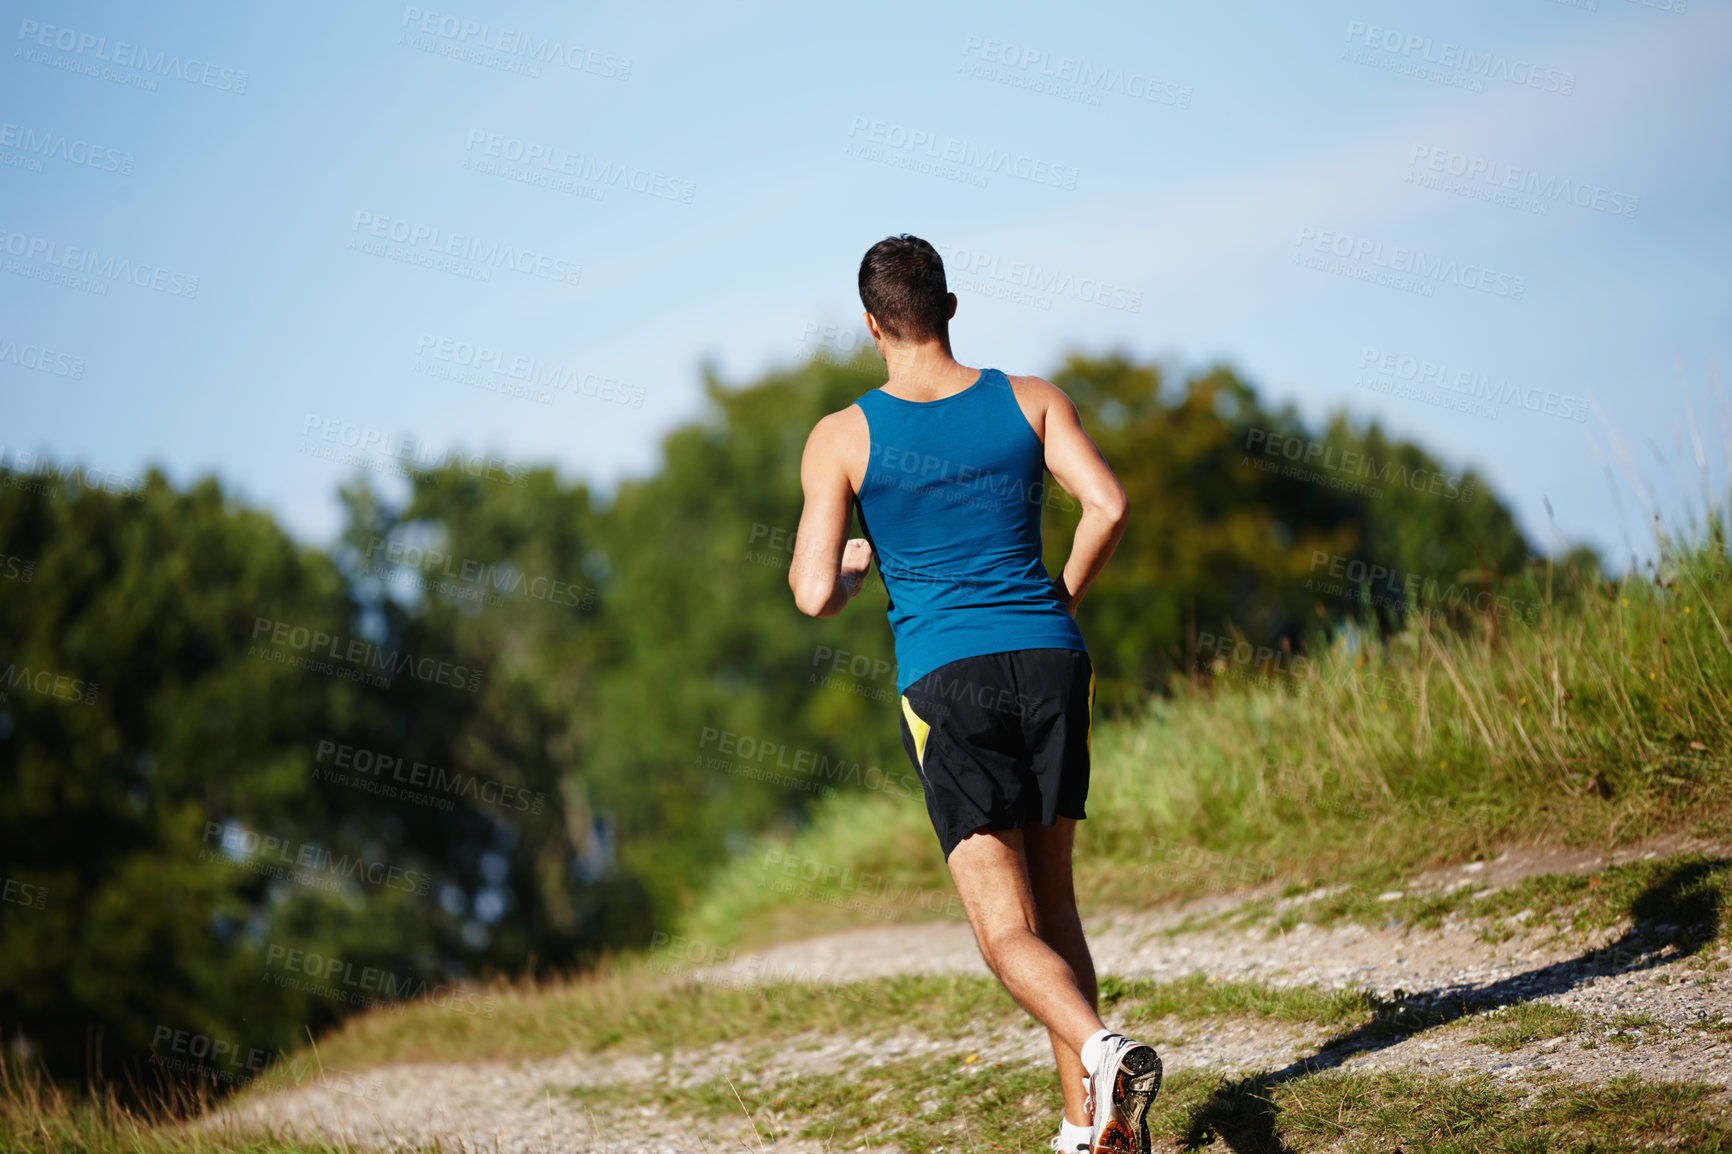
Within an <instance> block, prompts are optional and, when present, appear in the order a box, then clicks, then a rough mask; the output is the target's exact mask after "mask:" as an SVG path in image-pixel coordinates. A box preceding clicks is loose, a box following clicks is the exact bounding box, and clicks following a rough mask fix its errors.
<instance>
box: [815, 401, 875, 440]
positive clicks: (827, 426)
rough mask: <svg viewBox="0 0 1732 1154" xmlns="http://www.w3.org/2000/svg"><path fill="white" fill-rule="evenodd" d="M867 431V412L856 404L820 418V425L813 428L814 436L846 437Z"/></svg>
mask: <svg viewBox="0 0 1732 1154" xmlns="http://www.w3.org/2000/svg"><path fill="white" fill-rule="evenodd" d="M865 429H866V410H865V409H863V408H861V407H860V405H859V404H858V403H857V402H856V403H855V404H851V405H849V406H848V407H847V408H845V409H837V410H836V411H835V412H833V413H826V414H824V415H823V416H822V417H819V418H818V423H817V424H816V425H813V426H812V435H813V436H815V437H816V436H819V435H823V436H829V437H834V436H846V435H848V434H850V433H854V432H863V431H865Z"/></svg>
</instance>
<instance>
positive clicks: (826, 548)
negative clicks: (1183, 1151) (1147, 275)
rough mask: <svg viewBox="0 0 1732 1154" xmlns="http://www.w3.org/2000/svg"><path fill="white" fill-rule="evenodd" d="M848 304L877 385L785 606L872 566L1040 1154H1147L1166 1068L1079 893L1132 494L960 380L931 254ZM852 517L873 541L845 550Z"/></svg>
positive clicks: (1027, 391)
mask: <svg viewBox="0 0 1732 1154" xmlns="http://www.w3.org/2000/svg"><path fill="white" fill-rule="evenodd" d="M860 301H861V303H862V304H863V305H865V307H866V327H867V328H868V329H869V330H870V331H871V333H872V338H873V340H874V341H875V342H876V343H877V346H878V352H879V354H880V355H881V356H883V358H884V363H885V365H886V366H887V367H888V369H889V379H888V380H887V381H886V382H885V383H884V384H883V385H882V386H881V387H880V388H877V389H874V390H873V391H871V392H869V393H867V394H866V395H865V396H863V397H861V398H860V399H859V400H858V401H856V402H855V403H854V404H853V405H850V406H849V407H848V408H846V409H843V410H841V411H840V412H836V413H831V414H830V415H829V416H827V417H825V418H824V419H823V420H821V421H819V422H818V424H817V426H816V427H815V428H814V429H813V430H812V435H811V437H810V438H809V439H808V440H807V442H806V452H805V456H804V457H803V458H802V459H801V462H800V483H801V485H802V487H803V489H804V491H805V508H804V510H803V511H802V513H801V514H800V529H799V535H798V537H797V538H796V545H795V549H796V556H795V561H794V564H793V565H792V567H791V568H790V570H789V574H788V583H789V585H790V586H791V587H792V588H793V591H794V602H795V604H796V605H798V606H799V608H800V610H801V612H804V613H808V614H810V615H812V616H814V617H828V616H830V615H832V614H834V613H838V612H840V611H841V610H842V607H843V606H845V605H846V604H847V603H848V601H849V600H850V599H851V598H852V597H853V596H854V595H855V594H856V593H858V592H859V591H860V586H861V583H862V581H864V579H865V577H866V574H867V571H868V570H869V569H870V567H871V565H872V559H873V557H874V556H876V557H877V559H878V570H879V573H880V574H881V575H882V576H883V579H884V585H885V588H886V590H887V591H888V592H889V595H890V628H891V632H892V633H893V634H894V636H895V639H896V689H897V692H898V694H900V695H901V709H902V743H903V746H904V747H905V748H906V749H907V750H908V756H909V758H910V759H911V760H912V761H913V762H914V767H915V770H916V771H917V772H918V773H919V774H920V780H921V785H922V787H923V789H924V792H925V796H926V811H927V813H928V814H929V815H930V816H931V818H932V826H933V830H934V832H936V833H937V835H938V843H939V846H940V848H941V849H942V850H943V852H944V858H945V861H946V863H947V864H948V865H949V867H950V876H951V877H952V878H953V879H954V880H955V883H956V892H957V893H958V894H959V895H960V896H961V898H962V903H963V907H964V908H965V909H966V910H967V912H968V923H969V925H970V926H972V927H973V929H974V937H975V941H976V942H977V943H978V944H979V946H980V955H981V957H982V958H983V959H984V960H985V962H986V965H987V967H988V968H989V969H990V970H991V971H992V972H993V973H994V974H995V975H996V976H997V977H998V980H999V981H1000V982H1001V983H1002V984H1003V985H1004V988H1005V989H1006V990H1007V991H1008V992H1009V993H1010V995H1011V997H1013V998H1015V999H1016V1000H1017V1002H1018V1003H1019V1004H1020V1005H1021V1006H1022V1007H1023V1008H1024V1009H1025V1010H1027V1011H1028V1012H1029V1013H1030V1014H1032V1015H1033V1016H1034V1017H1035V1018H1036V1019H1037V1020H1039V1021H1040V1023H1041V1024H1042V1025H1044V1026H1045V1027H1046V1028H1047V1032H1048V1034H1049V1035H1050V1036H1051V1039H1052V1050H1053V1058H1054V1060H1055V1061H1056V1062H1057V1064H1058V1072H1059V1085H1060V1088H1061V1089H1062V1091H1063V1093H1064V1118H1063V1120H1062V1123H1061V1126H1060V1129H1059V1136H1058V1137H1057V1138H1055V1139H1053V1143H1052V1144H1053V1147H1054V1148H1055V1149H1056V1150H1058V1151H1060V1152H1061V1154H1073V1152H1076V1151H1083V1152H1085V1154H1096V1152H1100V1151H1123V1152H1127V1154H1147V1152H1148V1149H1149V1136H1148V1126H1147V1124H1146V1122H1145V1120H1144V1116H1145V1114H1146V1113H1147V1111H1148V1107H1149V1103H1150V1101H1152V1100H1153V1099H1154V1096H1155V1094H1156V1092H1157V1091H1158V1090H1159V1089H1160V1084H1161V1062H1160V1059H1159V1058H1158V1057H1157V1056H1156V1054H1155V1051H1154V1049H1153V1048H1152V1047H1149V1046H1146V1045H1143V1044H1142V1043H1139V1042H1134V1041H1131V1040H1130V1039H1129V1038H1126V1037H1124V1036H1122V1035H1119V1034H1114V1033H1111V1032H1110V1031H1108V1030H1107V1029H1106V1027H1105V1026H1104V1025H1102V1023H1101V1019H1100V1017H1099V1015H1098V1014H1097V1013H1096V1006H1097V997H1096V987H1095V972H1094V962H1093V960H1092V959H1091V958H1090V957H1089V950H1088V944H1087V943H1086V942H1085V941H1084V940H1083V931H1082V921H1081V919H1080V918H1079V917H1078V916H1077V908H1076V892H1075V889H1074V888H1073V886H1072V882H1071V849H1072V844H1073V841H1074V838H1075V834H1076V823H1077V821H1078V820H1079V819H1080V818H1082V817H1083V816H1084V813H1083V801H1084V799H1085V798H1086V796H1087V794H1088V782H1089V729H1090V714H1091V710H1092V708H1093V705H1094V668H1093V666H1092V665H1091V664H1090V662H1089V657H1088V651H1087V647H1086V646H1085V645H1084V644H1083V638H1082V633H1081V632H1080V631H1079V630H1078V629H1077V625H1076V620H1075V613H1076V607H1077V604H1078V603H1079V602H1081V601H1082V598H1083V595H1084V594H1085V593H1086V592H1087V591H1088V587H1089V584H1090V583H1091V582H1092V581H1093V580H1094V579H1095V577H1096V575H1097V574H1099V573H1100V571H1101V569H1102V567H1104V566H1105V565H1106V563H1107V559H1108V558H1109V557H1111V556H1112V552H1113V549H1114V547H1115V546H1116V545H1117V544H1118V541H1119V537H1120V536H1121V535H1123V533H1124V527H1125V507H1126V502H1125V491H1124V488H1123V487H1122V486H1121V485H1120V484H1119V482H1118V478H1117V477H1115V476H1114V475H1113V471H1112V470H1111V469H1110V468H1108V467H1107V463H1106V461H1105V460H1103V459H1102V458H1101V454H1100V450H1099V449H1098V448H1096V447H1095V443H1094V442H1093V441H1091V440H1090V439H1089V437H1088V434H1087V433H1085V432H1083V428H1082V423H1081V421H1080V420H1079V419H1078V417H1077V411H1076V406H1074V405H1073V404H1072V403H1071V401H1070V398H1069V397H1067V396H1065V394H1064V393H1063V392H1061V391H1060V390H1059V389H1057V388H1056V387H1054V386H1053V385H1051V384H1049V383H1047V382H1046V381H1044V380H1041V379H1040V378H1039V377H1007V376H1006V375H1005V374H1004V373H1002V372H1000V371H999V370H997V369H973V368H969V367H967V366H964V365H961V364H958V363H957V361H956V358H955V357H954V356H953V355H952V354H951V351H950V318H951V317H953V316H955V315H956V296H955V294H953V293H951V292H949V291H948V289H947V287H946V284H945V279H944V262H943V260H942V259H940V257H939V255H938V253H937V252H936V251H935V250H934V249H933V247H932V246H931V245H930V244H928V243H926V242H925V241H923V240H921V239H919V238H918V237H914V236H909V235H907V234H906V233H905V234H903V235H901V236H897V237H889V238H886V239H885V240H882V241H879V242H878V243H877V244H875V245H873V246H872V247H871V248H870V249H869V250H867V253H866V257H865V259H864V260H862V261H861V262H860ZM1043 471H1050V472H1051V473H1052V475H1053V478H1054V479H1055V480H1057V481H1058V483H1059V484H1060V485H1061V486H1063V488H1064V490H1065V492H1067V493H1069V494H1070V495H1071V496H1073V497H1075V498H1076V499H1077V500H1079V501H1080V502H1081V503H1082V510H1083V512H1082V520H1081V522H1080V523H1079V524H1078V525H1077V529H1076V537H1075V540H1074V541H1073V542H1072V545H1071V553H1070V559H1069V561H1068V562H1067V563H1066V564H1065V567H1064V571H1063V574H1062V576H1061V577H1060V578H1059V579H1058V580H1057V581H1054V580H1053V579H1051V578H1050V577H1048V575H1047V572H1046V568H1045V566H1044V565H1042V563H1041V540H1040V512H1041V506H1042V504H1043V496H1044V494H1045V492H1046V486H1045V484H1044V483H1043V480H1044V478H1043ZM851 507H852V508H854V509H857V510H858V511H859V514H860V526H861V530H862V531H863V532H864V533H865V537H864V538H854V539H852V540H849V539H848V527H849V526H848V518H849V510H850V508H851Z"/></svg>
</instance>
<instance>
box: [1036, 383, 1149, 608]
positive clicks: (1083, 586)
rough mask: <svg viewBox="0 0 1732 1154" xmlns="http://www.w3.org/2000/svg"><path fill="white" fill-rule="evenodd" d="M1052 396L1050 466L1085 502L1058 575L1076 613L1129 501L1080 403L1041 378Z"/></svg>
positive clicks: (1114, 542) (1120, 529)
mask: <svg viewBox="0 0 1732 1154" xmlns="http://www.w3.org/2000/svg"><path fill="white" fill-rule="evenodd" d="M1041 384H1043V385H1045V386H1046V388H1045V389H1044V390H1042V391H1043V392H1046V393H1047V394H1048V396H1047V405H1046V413H1045V429H1044V434H1045V435H1044V436H1043V438H1042V439H1043V440H1044V441H1045V442H1046V467H1047V470H1048V471H1049V472H1051V473H1052V475H1053V479H1054V480H1056V481H1057V482H1058V483H1059V485H1060V486H1061V487H1062V488H1063V489H1064V491H1065V492H1067V493H1069V494H1070V495H1071V496H1072V497H1075V498H1076V499H1077V500H1078V501H1079V502H1081V503H1082V520H1081V521H1079V522H1077V527H1076V536H1075V538H1074V539H1073V540H1072V541H1071V549H1070V559H1069V560H1067V561H1066V562H1065V566H1064V570H1063V572H1062V574H1061V576H1060V577H1059V584H1061V585H1062V586H1063V589H1064V596H1065V604H1066V608H1068V609H1069V610H1070V611H1071V613H1072V615H1075V613H1076V608H1077V606H1078V605H1080V604H1081V603H1082V599H1083V595H1084V594H1085V593H1087V592H1088V588H1089V586H1090V585H1091V584H1093V582H1094V579H1095V578H1096V577H1097V576H1099V575H1100V571H1101V570H1102V569H1104V568H1105V567H1106V563H1107V561H1108V559H1109V558H1111V557H1112V555H1113V550H1114V549H1115V548H1117V547H1118V543H1119V538H1120V537H1122V536H1124V532H1125V518H1126V514H1127V512H1128V509H1129V501H1128V500H1127V499H1126V497H1125V488H1124V486H1123V485H1121V484H1119V479H1118V478H1117V477H1116V476H1114V475H1113V471H1112V468H1111V466H1109V465H1108V464H1107V462H1106V458H1104V457H1102V456H1101V451H1100V448H1099V447H1098V446H1096V444H1095V443H1094V441H1093V440H1092V439H1090V437H1089V435H1088V433H1086V432H1084V431H1083V427H1082V418H1081V417H1079V416H1078V415H1077V411H1076V405H1075V404H1073V403H1072V402H1071V399H1070V398H1069V397H1067V396H1066V395H1065V393H1064V390H1062V389H1060V388H1059V387H1058V386H1056V385H1052V384H1048V383H1047V382H1045V381H1042V382H1041Z"/></svg>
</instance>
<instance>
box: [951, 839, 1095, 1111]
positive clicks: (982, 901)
mask: <svg viewBox="0 0 1732 1154" xmlns="http://www.w3.org/2000/svg"><path fill="white" fill-rule="evenodd" d="M1047 832H1048V833H1050V832H1051V831H1047ZM1023 833H1024V831H1023V830H1017V829H1006V830H987V829H984V828H983V829H977V830H975V831H974V832H973V833H971V834H969V835H968V836H967V837H965V838H963V839H962V841H961V842H959V843H957V846H956V848H955V849H953V850H951V851H950V858H949V861H948V864H949V866H950V876H951V877H952V878H953V879H954V880H955V882H956V892H957V894H958V895H960V896H961V898H962V905H963V908H964V909H965V910H967V912H968V924H969V925H970V926H972V927H973V928H974V940H975V942H976V943H978V944H979V946H980V956H981V958H982V959H984V960H985V962H986V965H987V968H988V969H990V970H991V971H992V972H993V973H994V974H995V975H996V976H997V977H998V980H999V981H1000V982H1002V983H1003V984H1004V988H1005V989H1006V990H1007V991H1008V992H1009V993H1010V996H1011V997H1013V998H1015V999H1016V1000H1017V1003H1018V1004H1019V1005H1021V1006H1022V1008H1023V1009H1025V1010H1027V1011H1028V1012H1029V1013H1030V1014H1032V1015H1033V1016H1034V1017H1035V1019H1036V1020H1037V1021H1039V1022H1040V1024H1041V1025H1043V1026H1045V1027H1046V1028H1047V1031H1048V1032H1049V1033H1050V1034H1051V1035H1052V1038H1053V1050H1054V1053H1055V1054H1058V1055H1063V1054H1066V1053H1068V1054H1069V1056H1070V1062H1071V1063H1072V1066H1070V1067H1068V1068H1067V1066H1066V1065H1065V1060H1064V1058H1063V1057H1060V1059H1059V1071H1060V1077H1061V1079H1063V1081H1064V1083H1065V1088H1064V1095H1065V1112H1066V1116H1067V1117H1070V1118H1072V1119H1073V1120H1078V1121H1086V1119H1087V1116H1086V1115H1085V1114H1084V1112H1083V1109H1082V1095H1081V1093H1080V1090H1081V1082H1080V1081H1078V1080H1079V1079H1080V1078H1081V1077H1082V1073H1083V1070H1082V1063H1081V1060H1080V1059H1079V1058H1077V1056H1076V1055H1077V1054H1078V1053H1079V1052H1080V1051H1081V1050H1082V1045H1083V1043H1084V1042H1086V1041H1088V1040H1089V1038H1090V1037H1091V1036H1092V1035H1094V1034H1095V1033H1096V1032H1098V1031H1100V1030H1102V1029H1104V1028H1105V1027H1103V1026H1102V1025H1101V1020H1100V1016H1099V1015H1098V1014H1096V1013H1095V1007H1094V998H1093V995H1094V967H1093V966H1092V965H1090V966H1088V991H1087V993H1085V992H1084V991H1083V989H1082V987H1081V986H1080V984H1079V982H1078V975H1077V973H1076V971H1075V970H1073V969H1072V967H1071V964H1070V962H1068V961H1066V960H1065V957H1064V956H1062V955H1061V954H1060V953H1058V952H1057V951H1056V950H1054V949H1053V947H1052V946H1051V945H1049V944H1047V942H1046V941H1044V940H1043V938H1042V934H1041V926H1040V920H1039V913H1038V907H1037V905H1036V901H1035V895H1034V891H1033V890H1032V888H1031V886H1030V883H1029V871H1028V860H1027V857H1026V855H1025V852H1024V848H1023V846H1024V838H1023ZM1042 848H1043V850H1045V849H1047V848H1048V847H1047V846H1045V845H1043V847H1042ZM1051 856H1052V855H1051V853H1050V852H1047V853H1046V854H1044V855H1043V858H1042V860H1046V859H1047V858H1050V857H1051ZM1050 872H1051V871H1050V868H1043V870H1042V873H1043V876H1044V875H1045V874H1048V873H1050ZM1068 873H1069V871H1068V870H1067V871H1066V876H1067V880H1068ZM1049 900H1050V899H1049ZM1072 916H1073V917H1074V916H1075V905H1074V902H1073V903H1072ZM1062 936H1063V933H1062V930H1061V937H1062ZM1075 940H1076V941H1077V942H1078V943H1080V942H1081V941H1082V927H1081V925H1080V924H1079V925H1078V926H1077V927H1076V929H1075ZM1082 956H1083V958H1084V959H1085V960H1086V959H1087V957H1088V953H1087V950H1086V948H1085V949H1084V950H1083V954H1082ZM1073 1082H1075V1083H1076V1085H1077V1090H1078V1093H1077V1095H1076V1098H1077V1101H1076V1103H1075V1104H1074V1106H1073V1105H1072V1103H1071V1096H1072V1091H1071V1088H1070V1087H1071V1083H1073Z"/></svg>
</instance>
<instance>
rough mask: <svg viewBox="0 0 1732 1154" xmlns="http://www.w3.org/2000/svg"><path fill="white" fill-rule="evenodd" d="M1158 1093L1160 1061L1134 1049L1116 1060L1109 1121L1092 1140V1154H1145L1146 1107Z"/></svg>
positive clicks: (1152, 1050)
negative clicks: (1117, 1064) (1117, 1066)
mask: <svg viewBox="0 0 1732 1154" xmlns="http://www.w3.org/2000/svg"><path fill="white" fill-rule="evenodd" d="M1160 1092H1161V1058H1160V1055H1159V1054H1157V1053H1155V1048H1154V1047H1153V1046H1138V1047H1136V1048H1135V1049H1133V1050H1131V1051H1130V1052H1129V1053H1127V1054H1126V1055H1125V1056H1124V1057H1123V1058H1121V1059H1120V1060H1119V1069H1118V1073H1117V1074H1116V1075H1115V1076H1114V1077H1113V1109H1112V1117H1110V1118H1109V1119H1108V1120H1107V1124H1106V1126H1104V1127H1103V1128H1102V1130H1101V1132H1100V1133H1099V1134H1097V1135H1096V1136H1095V1142H1094V1154H1149V1125H1148V1112H1149V1103H1151V1102H1153V1101H1154V1100H1155V1095H1156V1094H1159V1093H1160Z"/></svg>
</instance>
